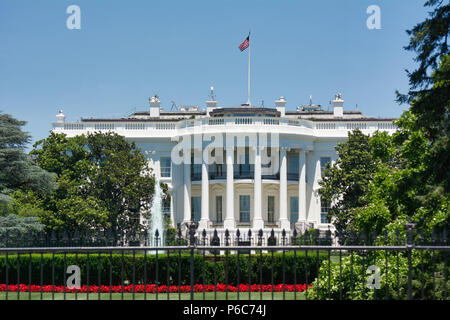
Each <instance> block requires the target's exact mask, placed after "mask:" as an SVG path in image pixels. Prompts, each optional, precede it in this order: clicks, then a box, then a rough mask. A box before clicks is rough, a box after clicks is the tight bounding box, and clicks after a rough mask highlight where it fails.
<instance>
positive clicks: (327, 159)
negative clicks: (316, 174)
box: [320, 157, 331, 177]
mask: <svg viewBox="0 0 450 320" xmlns="http://www.w3.org/2000/svg"><path fill="white" fill-rule="evenodd" d="M328 163H331V158H330V157H320V174H321V177H323V176H324V174H325V167H326V165H327V164H328Z"/></svg>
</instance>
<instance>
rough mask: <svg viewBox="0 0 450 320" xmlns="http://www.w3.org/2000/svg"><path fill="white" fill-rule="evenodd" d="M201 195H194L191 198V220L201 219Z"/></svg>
mask: <svg viewBox="0 0 450 320" xmlns="http://www.w3.org/2000/svg"><path fill="white" fill-rule="evenodd" d="M201 199H202V198H201V197H192V198H191V220H194V221H195V222H199V221H200V216H201V210H202V201H201Z"/></svg>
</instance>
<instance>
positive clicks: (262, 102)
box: [261, 100, 264, 108]
mask: <svg viewBox="0 0 450 320" xmlns="http://www.w3.org/2000/svg"><path fill="white" fill-rule="evenodd" d="M261 108H264V100H262V101H261Z"/></svg>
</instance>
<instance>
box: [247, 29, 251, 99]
mask: <svg viewBox="0 0 450 320" xmlns="http://www.w3.org/2000/svg"><path fill="white" fill-rule="evenodd" d="M248 39H249V43H248V88H247V91H248V99H247V104H248V106H249V107H250V106H251V104H250V50H251V47H252V45H251V43H250V30H249V31H248Z"/></svg>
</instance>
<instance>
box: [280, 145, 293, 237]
mask: <svg viewBox="0 0 450 320" xmlns="http://www.w3.org/2000/svg"><path fill="white" fill-rule="evenodd" d="M286 151H287V149H286V148H281V149H280V228H281V229H286V231H287V230H290V227H291V226H290V223H289V220H288V217H287V201H288V200H287V157H286Z"/></svg>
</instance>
